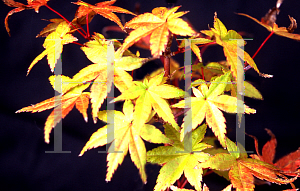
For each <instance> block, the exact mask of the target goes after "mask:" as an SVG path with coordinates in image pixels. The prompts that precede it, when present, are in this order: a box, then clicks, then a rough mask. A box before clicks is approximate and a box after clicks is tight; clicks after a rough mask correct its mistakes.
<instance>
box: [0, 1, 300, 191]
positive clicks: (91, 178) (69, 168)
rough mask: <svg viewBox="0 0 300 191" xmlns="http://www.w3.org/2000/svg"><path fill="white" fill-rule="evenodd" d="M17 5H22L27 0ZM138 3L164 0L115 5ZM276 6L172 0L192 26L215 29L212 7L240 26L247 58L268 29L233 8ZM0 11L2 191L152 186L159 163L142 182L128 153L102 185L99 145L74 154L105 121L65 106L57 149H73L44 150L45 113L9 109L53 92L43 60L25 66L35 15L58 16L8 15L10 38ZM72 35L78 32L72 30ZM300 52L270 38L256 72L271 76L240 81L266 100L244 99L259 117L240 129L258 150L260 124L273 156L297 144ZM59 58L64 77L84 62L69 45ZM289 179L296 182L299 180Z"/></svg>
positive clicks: (60, 5) (34, 49) (37, 25)
mask: <svg viewBox="0 0 300 191" xmlns="http://www.w3.org/2000/svg"><path fill="white" fill-rule="evenodd" d="M21 2H24V3H25V1H21ZM87 2H88V3H91V4H94V3H97V1H95V0H87ZM136 2H139V3H140V4H141V13H143V12H150V11H151V10H152V9H153V8H154V7H158V6H166V1H162V0H151V1H142V0H140V1H137V0H126V1H125V0H118V1H117V2H116V3H115V5H116V6H120V7H123V8H126V9H128V10H130V11H134V5H135V3H136ZM275 3H276V2H275V0H265V1H255V0H247V1H245V0H235V1H230V0H223V1H220V0H210V1H203V0H197V1H196V0H194V1H183V0H178V1H177V4H176V5H182V8H180V10H181V11H182V10H189V11H190V13H188V14H186V15H185V16H184V17H185V18H187V19H188V20H189V21H190V22H191V23H192V24H193V26H194V28H195V29H196V30H197V31H199V30H204V29H208V24H209V25H210V26H213V16H214V12H217V13H218V17H219V18H220V20H221V21H222V22H223V23H224V24H225V25H226V27H227V28H228V29H233V30H236V31H246V32H247V33H248V35H249V37H252V38H253V40H252V41H248V42H247V45H246V51H247V52H248V53H249V54H250V55H253V54H254V52H255V51H256V49H257V48H258V47H259V45H260V44H261V43H262V42H263V40H264V39H265V38H266V37H267V36H268V34H269V32H268V31H267V30H266V29H265V28H263V27H262V26H260V25H258V24H256V23H255V22H254V21H252V20H250V19H248V18H245V17H242V16H239V15H236V14H234V13H235V12H243V13H246V14H249V15H251V16H253V17H255V18H258V19H260V18H261V17H262V16H264V15H265V13H266V12H267V11H268V10H269V9H270V8H272V7H273V6H274V5H275ZM48 4H49V5H50V6H51V7H52V8H54V9H55V10H57V11H58V12H60V13H61V14H63V15H64V16H66V17H67V18H68V19H69V20H71V19H72V18H73V16H74V13H75V11H76V9H77V6H76V5H74V4H70V2H69V1H58V0H51V1H50V2H49V3H48ZM299 8H300V2H299V1H298V0H286V1H285V2H284V3H283V4H282V6H281V12H280V15H279V16H278V19H277V23H278V24H279V26H286V27H287V26H288V25H289V19H288V15H291V16H293V17H294V18H295V19H300V13H299ZM0 10H1V12H0V18H1V19H0V20H1V22H2V23H3V24H2V25H1V26H2V27H0V33H1V41H0V42H1V43H0V47H1V51H0V55H1V61H0V63H1V65H0V66H1V67H0V77H1V85H0V86H1V94H0V122H1V123H0V124H1V128H0V189H1V190H5V191H6V190H30V191H35V190H55V191H57V190H153V187H154V185H155V180H156V176H157V174H158V171H159V166H157V165H150V164H147V168H146V169H147V174H148V183H147V184H146V185H143V184H142V182H141V180H140V178H139V175H138V170H137V169H136V167H135V166H134V165H133V163H132V162H131V160H130V157H129V155H127V156H126V157H125V159H124V162H123V163H122V165H121V166H120V167H119V168H118V169H117V171H116V172H115V174H114V176H113V179H112V181H111V182H109V183H106V182H105V174H106V154H99V153H98V151H104V150H105V147H101V148H97V149H92V150H90V151H88V152H87V153H85V154H84V155H83V157H78V154H79V152H80V150H81V149H82V148H83V146H84V145H85V142H87V141H88V139H89V137H90V135H91V134H92V133H93V132H95V131H96V130H97V129H98V128H99V127H101V125H103V124H102V123H101V122H98V123H97V124H93V123H92V120H91V118H90V119H89V122H88V123H87V124H86V123H85V122H84V120H83V118H82V116H81V114H80V113H79V112H78V111H76V110H73V111H71V112H70V114H69V115H68V116H67V117H66V118H65V119H64V120H63V122H62V123H63V150H65V151H71V153H70V154H46V153H45V151H51V150H53V139H51V141H52V142H50V144H46V143H44V141H43V127H44V123H45V120H46V118H47V116H48V115H49V114H50V112H51V111H45V112H42V113H35V114H30V113H21V114H15V111H17V110H18V109H20V108H22V107H25V106H28V105H30V104H35V103H38V102H41V101H43V100H45V99H48V98H50V97H52V96H53V95H54V92H53V89H52V87H51V86H50V84H49V83H48V77H49V76H50V75H51V72H50V70H49V66H48V65H47V61H46V59H45V58H44V59H43V60H41V61H40V62H39V63H37V65H36V66H34V68H33V69H32V71H31V73H30V75H29V76H27V77H26V71H27V68H28V66H29V65H30V63H31V62H32V60H33V59H34V58H35V57H36V56H37V55H38V54H40V53H41V52H42V51H43V47H42V43H43V40H44V38H37V39H36V38H35V36H36V35H37V34H38V33H39V31H40V30H41V29H42V28H43V27H45V26H46V25H47V24H48V23H47V22H46V21H43V20H41V19H51V18H58V16H57V15H56V14H54V13H53V12H51V11H50V10H48V9H47V8H46V7H41V8H40V13H39V14H37V13H35V12H34V11H33V10H28V11H27V10H26V11H23V12H21V13H17V14H14V15H13V16H12V17H11V19H10V20H9V25H10V29H11V35H12V37H9V36H8V34H7V33H6V31H5V28H4V18H5V15H6V14H7V13H8V12H9V11H10V10H11V8H10V7H8V6H6V5H4V3H2V2H1V3H0ZM119 16H120V15H119ZM131 18H132V17H131V16H128V15H126V16H125V20H126V21H128V20H129V19H131ZM109 25H115V24H114V23H113V22H111V21H109V20H107V19H104V18H103V17H101V16H96V17H95V18H94V20H93V21H92V23H91V24H90V29H91V31H96V32H100V33H101V30H102V28H103V27H104V26H109ZM295 33H300V30H299V29H297V30H296V31H295ZM109 34H110V35H111V37H115V36H113V35H116V36H117V37H118V38H124V35H123V34H120V33H109ZM75 35H76V36H77V37H79V35H78V34H75ZM79 42H81V43H84V40H83V39H82V38H80V37H79ZM133 49H134V48H133ZM135 50H136V49H135ZM218 52H220V49H218V48H212V49H210V48H209V49H208V50H207V52H206V54H205V55H204V61H205V62H208V61H218V60H220V59H224V58H223V55H222V54H221V53H220V56H215V54H216V53H218ZM299 52H300V44H299V42H297V41H294V40H291V39H287V38H284V37H279V36H276V35H274V36H272V37H271V39H270V40H269V41H268V42H267V43H266V45H265V46H264V47H263V49H262V50H261V51H260V52H259V54H258V55H257V57H256V58H255V62H256V64H257V66H258V68H259V69H260V70H261V72H263V73H268V74H273V75H274V78H272V79H264V78H261V77H259V76H258V75H257V74H256V73H255V72H254V71H253V70H250V71H248V72H247V74H246V79H247V80H249V81H251V82H252V83H253V84H254V85H255V86H256V87H257V88H258V89H259V90H260V91H261V93H262V95H263V97H264V100H263V101H258V100H253V99H246V104H248V105H249V106H251V107H253V108H255V109H256V110H257V114H254V115H250V116H249V115H247V116H246V132H247V133H249V134H252V135H254V136H256V137H257V138H258V139H259V141H260V142H259V143H260V148H261V147H262V145H263V144H264V143H265V142H266V141H267V140H268V139H269V136H268V135H267V133H266V132H265V131H264V128H269V129H271V130H272V131H273V133H274V134H275V135H276V136H277V139H278V147H277V154H276V159H275V160H277V159H279V158H280V157H282V156H284V155H285V154H288V153H290V152H292V151H294V150H296V149H297V148H298V147H299V146H300V143H299V141H298V140H299V138H298V137H299V135H298V133H299V130H298V121H299V119H298V118H299V116H298V115H299V111H298V108H299V106H300V104H299V101H298V99H299V98H298V95H299V88H298V86H299V85H298V83H299V82H298V77H299V74H298V73H299V69H300V68H299V61H298V60H299ZM141 53H142V56H149V52H147V51H142V50H141ZM176 59H178V61H181V62H182V60H183V56H178V57H176ZM62 60H63V74H64V75H67V76H73V75H74V74H75V73H77V72H78V71H79V70H80V69H81V68H83V67H85V66H86V65H88V64H89V63H90V62H89V61H88V60H87V59H86V57H85V55H84V53H83V52H82V51H81V50H80V49H79V47H78V45H75V44H70V45H67V46H65V47H64V52H63V56H62ZM157 65H158V64H157ZM148 70H149V67H148V68H146V69H145V68H144V69H141V70H140V72H142V73H143V72H144V71H146V72H147V71H148ZM88 112H90V109H89V110H88ZM225 116H226V119H227V125H228V128H229V129H232V130H233V131H231V133H229V134H228V136H229V137H230V138H232V139H233V140H234V137H235V132H234V127H235V116H234V115H228V114H225ZM89 117H91V116H90V115H89ZM52 138H53V135H52ZM152 147H153V145H148V144H147V148H152ZM246 149H247V150H248V151H253V150H254V144H253V140H252V139H251V138H249V137H246ZM216 181H217V183H216ZM204 182H206V183H207V184H208V186H209V187H210V188H211V190H212V191H214V190H221V189H222V188H224V187H225V186H226V185H228V184H229V183H228V182H226V181H224V180H223V179H222V178H219V177H218V176H215V175H209V176H206V177H204ZM295 184H296V186H298V187H300V183H299V181H298V182H296V183H295ZM283 188H289V186H283V187H278V186H277V185H272V186H269V185H263V186H257V190H282V189H283Z"/></svg>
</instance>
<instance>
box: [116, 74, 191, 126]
mask: <svg viewBox="0 0 300 191" xmlns="http://www.w3.org/2000/svg"><path fill="white" fill-rule="evenodd" d="M163 76H164V73H163V72H161V73H159V74H156V75H152V77H151V76H150V79H148V78H144V80H143V82H140V81H134V84H135V85H134V86H132V87H131V88H129V89H128V90H127V91H125V92H123V93H122V94H121V95H120V96H119V97H117V98H115V99H114V100H113V101H114V102H116V101H120V100H125V99H130V100H134V99H136V105H135V112H134V119H135V120H134V125H136V126H137V127H142V126H143V124H144V123H145V122H146V120H147V119H148V118H149V116H150V113H151V110H152V108H153V109H154V111H155V112H156V113H157V114H158V116H160V117H161V118H163V120H165V121H166V122H168V123H170V124H172V126H173V127H174V128H176V129H177V130H179V126H178V125H177V123H176V121H175V119H174V115H173V114H172V111H171V109H170V105H169V103H168V102H167V101H166V100H165V99H171V98H180V97H184V95H185V91H183V90H181V89H179V88H176V87H174V86H171V85H167V84H164V83H165V82H166V81H165V79H164V77H163Z"/></svg>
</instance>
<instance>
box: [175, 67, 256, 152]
mask: <svg viewBox="0 0 300 191" xmlns="http://www.w3.org/2000/svg"><path fill="white" fill-rule="evenodd" d="M229 79H230V72H227V73H225V74H224V75H222V76H219V77H217V78H216V79H215V80H213V81H212V82H211V85H210V87H209V88H208V87H207V85H206V84H205V83H202V84H201V85H200V86H199V87H198V89H196V88H193V93H194V95H195V96H196V97H191V109H192V112H191V113H192V115H190V114H189V113H188V114H187V115H186V116H185V118H184V123H183V124H182V127H183V130H182V132H181V140H182V139H183V137H184V136H185V134H186V133H188V131H187V130H186V128H184V127H191V129H195V128H196V127H197V126H198V125H199V124H201V123H202V122H203V120H204V118H206V122H207V124H208V126H209V127H210V128H211V129H212V131H213V132H214V134H215V135H216V137H217V138H218V140H219V141H220V143H221V145H222V146H223V147H226V143H225V134H226V125H225V118H224V116H223V114H222V112H221V111H220V110H223V111H225V112H228V113H237V111H238V107H244V108H245V110H244V111H245V113H248V114H249V113H255V110H254V109H250V108H248V106H246V105H244V103H243V102H242V101H241V100H238V99H237V98H236V97H232V96H228V95H221V94H222V93H223V92H224V90H225V87H226V85H227V82H228V81H229ZM188 104H189V103H185V100H182V101H180V102H179V103H177V104H174V105H172V107H176V108H187V106H188Z"/></svg>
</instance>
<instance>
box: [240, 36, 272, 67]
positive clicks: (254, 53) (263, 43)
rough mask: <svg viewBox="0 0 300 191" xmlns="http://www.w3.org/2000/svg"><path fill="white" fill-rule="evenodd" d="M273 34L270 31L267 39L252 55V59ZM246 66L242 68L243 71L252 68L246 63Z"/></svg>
mask: <svg viewBox="0 0 300 191" xmlns="http://www.w3.org/2000/svg"><path fill="white" fill-rule="evenodd" d="M273 34H274V31H272V32H271V33H270V34H269V36H267V38H266V39H265V40H264V41H263V42H262V43H261V45H260V46H259V48H258V49H257V51H256V52H255V53H254V55H253V56H252V59H254V58H255V56H256V55H257V53H258V52H259V51H260V50H261V48H262V47H263V46H264V45H265V44H266V42H267V41H268V40H269V38H271V36H272V35H273ZM245 64H246V65H247V66H245V67H244V71H247V70H249V69H250V68H252V67H251V66H250V65H249V64H248V63H247V62H246V63H245Z"/></svg>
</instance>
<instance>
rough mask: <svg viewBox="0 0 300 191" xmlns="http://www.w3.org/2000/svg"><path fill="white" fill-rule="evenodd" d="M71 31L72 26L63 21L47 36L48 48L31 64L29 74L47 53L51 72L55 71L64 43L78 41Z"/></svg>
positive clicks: (46, 45) (45, 45)
mask: <svg viewBox="0 0 300 191" xmlns="http://www.w3.org/2000/svg"><path fill="white" fill-rule="evenodd" d="M69 32H70V26H69V25H68V23H67V22H65V21H64V22H61V23H60V24H59V25H58V26H57V28H56V30H55V31H54V32H52V33H50V34H49V35H48V36H47V38H46V39H45V42H44V44H43V47H44V48H45V49H46V50H44V51H43V52H42V53H41V54H40V55H38V56H37V57H36V58H35V59H34V60H33V61H32V63H31V64H30V66H29V68H28V71H27V75H28V74H29V72H30V70H31V69H32V67H33V66H34V65H35V64H36V63H37V62H38V61H39V60H41V59H42V58H44V56H46V55H47V59H48V64H49V66H50V69H51V72H53V71H54V68H55V65H56V63H57V60H58V59H59V58H60V54H61V53H62V50H63V45H64V44H68V43H71V42H74V41H77V38H75V37H74V36H72V35H71V34H68V33H69Z"/></svg>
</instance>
